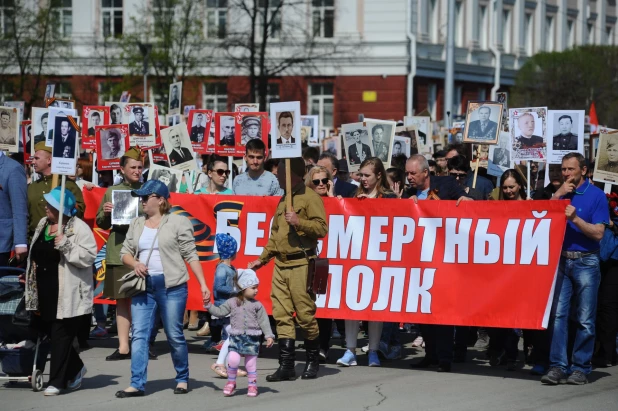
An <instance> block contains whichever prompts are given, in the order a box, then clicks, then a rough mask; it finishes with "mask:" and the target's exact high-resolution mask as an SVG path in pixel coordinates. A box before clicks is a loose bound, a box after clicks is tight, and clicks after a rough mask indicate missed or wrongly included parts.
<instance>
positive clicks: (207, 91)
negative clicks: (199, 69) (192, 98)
mask: <svg viewBox="0 0 618 411" xmlns="http://www.w3.org/2000/svg"><path fill="white" fill-rule="evenodd" d="M203 107H204V108H205V109H208V110H214V111H217V112H220V113H224V112H226V111H227V83H205V84H204V104H203Z"/></svg>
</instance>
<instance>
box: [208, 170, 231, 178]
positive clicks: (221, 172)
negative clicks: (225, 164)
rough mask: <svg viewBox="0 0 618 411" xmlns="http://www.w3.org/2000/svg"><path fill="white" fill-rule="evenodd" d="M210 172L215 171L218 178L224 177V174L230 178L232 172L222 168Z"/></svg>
mask: <svg viewBox="0 0 618 411" xmlns="http://www.w3.org/2000/svg"><path fill="white" fill-rule="evenodd" d="M210 171H214V172H215V173H217V175H218V176H222V175H223V174H225V176H226V177H229V176H230V170H224V169H222V168H218V169H216V170H210Z"/></svg>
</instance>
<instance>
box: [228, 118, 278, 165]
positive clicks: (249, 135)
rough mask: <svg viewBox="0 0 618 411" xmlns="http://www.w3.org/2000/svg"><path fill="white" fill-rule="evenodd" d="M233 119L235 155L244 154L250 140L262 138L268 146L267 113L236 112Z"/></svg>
mask: <svg viewBox="0 0 618 411" xmlns="http://www.w3.org/2000/svg"><path fill="white" fill-rule="evenodd" d="M235 119H236V124H235V127H234V134H235V140H236V154H235V155H236V156H241V155H242V156H244V155H245V152H246V149H245V146H246V145H247V143H248V142H249V141H250V140H254V139H258V140H262V141H263V142H264V145H265V146H266V147H267V148H268V126H269V124H268V113H265V112H262V113H260V112H256V113H251V112H247V113H243V112H238V113H236V115H235ZM266 155H268V153H266Z"/></svg>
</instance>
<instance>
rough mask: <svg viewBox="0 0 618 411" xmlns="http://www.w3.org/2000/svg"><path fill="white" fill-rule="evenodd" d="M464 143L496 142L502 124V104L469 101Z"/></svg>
mask: <svg viewBox="0 0 618 411" xmlns="http://www.w3.org/2000/svg"><path fill="white" fill-rule="evenodd" d="M466 113H467V115H466V125H465V127H464V135H463V141H464V143H479V144H496V143H497V142H498V134H499V133H500V130H501V124H502V104H501V103H496V102H493V101H469V102H468V108H467V110H466Z"/></svg>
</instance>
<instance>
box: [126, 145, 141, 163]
mask: <svg viewBox="0 0 618 411" xmlns="http://www.w3.org/2000/svg"><path fill="white" fill-rule="evenodd" d="M123 157H128V158H132V159H133V160H137V161H142V152H141V151H140V150H139V149H138V148H137V147H131V148H130V149H128V150H127V151H125V152H124V154H123Z"/></svg>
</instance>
